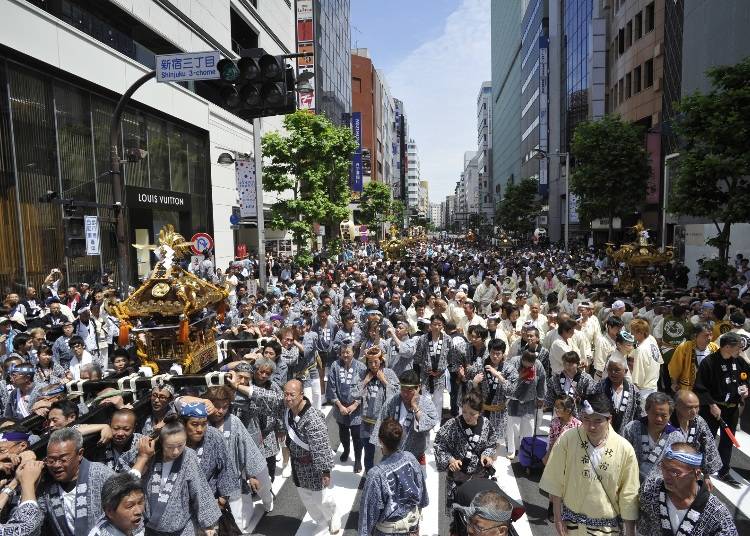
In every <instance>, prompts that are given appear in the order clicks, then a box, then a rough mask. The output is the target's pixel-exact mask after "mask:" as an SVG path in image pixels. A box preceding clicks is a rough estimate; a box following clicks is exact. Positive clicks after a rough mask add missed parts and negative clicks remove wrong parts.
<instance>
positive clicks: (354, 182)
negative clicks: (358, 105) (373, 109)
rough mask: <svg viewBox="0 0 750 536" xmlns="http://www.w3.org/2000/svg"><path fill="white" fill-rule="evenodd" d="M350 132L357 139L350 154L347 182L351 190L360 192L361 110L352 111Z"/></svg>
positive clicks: (361, 185) (362, 185) (361, 186)
mask: <svg viewBox="0 0 750 536" xmlns="http://www.w3.org/2000/svg"><path fill="white" fill-rule="evenodd" d="M352 133H353V134H354V139H356V140H357V148H356V149H355V150H354V154H353V155H352V169H351V172H350V174H349V183H350V184H351V188H352V191H353V192H361V191H362V188H363V187H364V184H362V182H363V180H362V112H352Z"/></svg>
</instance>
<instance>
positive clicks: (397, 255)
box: [380, 225, 406, 261]
mask: <svg viewBox="0 0 750 536" xmlns="http://www.w3.org/2000/svg"><path fill="white" fill-rule="evenodd" d="M388 232H389V234H390V235H391V237H390V238H387V239H385V240H381V241H380V247H381V249H382V250H383V251H384V252H385V257H386V259H388V260H389V261H395V260H399V259H402V258H403V257H404V255H405V253H406V244H405V241H404V240H403V239H401V238H399V234H400V233H399V231H398V227H396V226H395V225H391V228H390V229H389V230H388Z"/></svg>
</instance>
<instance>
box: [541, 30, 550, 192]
mask: <svg viewBox="0 0 750 536" xmlns="http://www.w3.org/2000/svg"><path fill="white" fill-rule="evenodd" d="M548 53H549V39H548V38H547V36H545V35H542V36H540V37H539V149H541V150H542V151H544V154H547V151H548V150H549V132H548V131H549V128H548V126H547V125H548V122H549V118H548V113H547V112H548V106H549V78H548V63H549V55H548ZM548 169H549V159H548V158H543V159H542V160H540V161H539V193H541V194H542V195H545V194H546V193H547V188H548V186H547V183H548V178H547V172H548Z"/></svg>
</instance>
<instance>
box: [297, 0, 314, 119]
mask: <svg viewBox="0 0 750 536" xmlns="http://www.w3.org/2000/svg"><path fill="white" fill-rule="evenodd" d="M296 6H297V13H296V23H297V24H296V29H295V31H296V37H297V53H299V54H310V55H309V56H305V57H303V58H297V76H299V75H300V74H302V73H312V74H315V10H314V6H313V0H297V3H296ZM310 85H311V86H312V92H310V93H299V94H298V97H297V107H298V108H299V109H300V110H310V111H312V112H314V111H315V91H316V89H315V77H313V78H311V79H310Z"/></svg>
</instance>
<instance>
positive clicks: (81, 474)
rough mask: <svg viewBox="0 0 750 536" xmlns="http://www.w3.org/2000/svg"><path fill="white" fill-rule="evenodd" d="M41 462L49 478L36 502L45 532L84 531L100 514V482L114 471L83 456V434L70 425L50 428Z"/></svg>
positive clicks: (69, 535)
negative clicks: (45, 522)
mask: <svg viewBox="0 0 750 536" xmlns="http://www.w3.org/2000/svg"><path fill="white" fill-rule="evenodd" d="M44 464H45V465H46V466H47V474H48V475H49V477H50V478H49V480H48V481H47V482H46V484H45V485H44V486H43V487H42V490H41V493H40V495H39V500H38V502H39V507H40V508H41V510H42V512H43V513H44V514H45V516H46V518H47V524H48V526H49V528H50V532H49V534H53V535H55V536H72V535H78V534H88V533H89V531H90V530H91V528H92V527H93V526H94V525H96V523H97V521H98V520H99V517H100V516H101V515H102V504H101V492H102V486H103V485H104V482H105V481H106V480H107V479H108V478H109V477H110V476H112V475H113V474H114V472H113V471H112V470H111V469H110V468H109V467H107V466H106V465H104V464H101V463H96V462H90V461H88V460H87V459H85V458H84V457H83V437H82V436H81V434H80V432H78V431H77V430H74V429H73V428H63V429H61V430H55V431H54V432H52V434H51V435H50V437H49V442H48V443H47V457H46V458H44Z"/></svg>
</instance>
